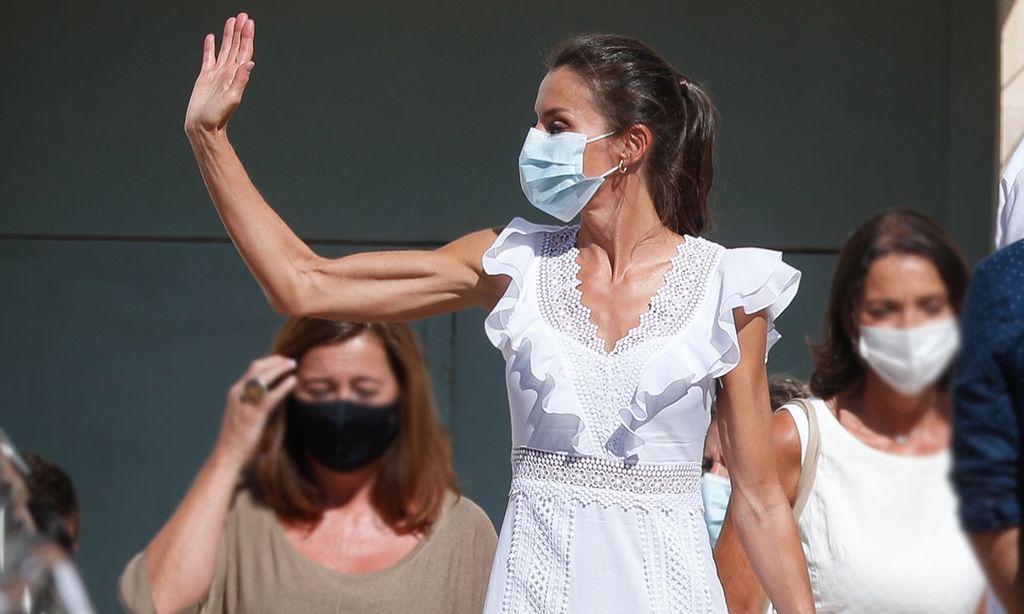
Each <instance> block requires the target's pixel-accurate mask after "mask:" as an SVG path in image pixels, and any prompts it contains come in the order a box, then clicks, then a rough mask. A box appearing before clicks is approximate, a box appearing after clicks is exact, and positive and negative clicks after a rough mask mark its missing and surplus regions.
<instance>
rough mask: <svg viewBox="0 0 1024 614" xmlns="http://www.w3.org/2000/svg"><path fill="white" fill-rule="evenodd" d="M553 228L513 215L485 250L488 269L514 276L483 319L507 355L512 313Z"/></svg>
mask: <svg viewBox="0 0 1024 614" xmlns="http://www.w3.org/2000/svg"><path fill="white" fill-rule="evenodd" d="M553 230H557V227H554V226H543V225H540V224H533V223H531V222H527V221H526V220H524V219H522V218H519V217H517V218H513V219H512V221H511V222H509V223H508V225H507V226H505V229H504V230H502V231H501V234H499V235H498V238H497V239H496V240H495V241H494V243H493V244H491V246H490V247H489V248H488V249H487V251H485V252H484V256H483V268H484V272H485V273H487V274H488V275H507V276H508V277H510V278H511V282H510V283H509V285H508V289H507V290H506V291H505V294H504V295H502V297H501V298H500V299H499V300H498V302H497V304H496V305H495V306H494V309H492V310H491V312H490V313H489V314H488V315H487V318H486V320H484V332H485V333H486V334H487V338H488V339H489V340H490V341H491V343H492V344H493V345H494V347H496V348H498V349H499V350H501V352H502V354H505V355H506V357H507V354H508V350H509V344H510V342H511V340H512V336H513V335H512V333H511V331H510V322H511V319H512V315H513V313H515V309H516V306H517V305H518V304H519V303H520V301H521V300H522V297H523V294H524V291H525V288H526V283H527V279H528V277H529V275H530V271H531V269H532V267H533V265H534V261H535V258H536V256H537V254H539V253H540V251H541V246H542V243H543V241H544V237H545V235H546V234H547V233H548V232H551V231H553Z"/></svg>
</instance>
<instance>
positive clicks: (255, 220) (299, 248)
mask: <svg viewBox="0 0 1024 614" xmlns="http://www.w3.org/2000/svg"><path fill="white" fill-rule="evenodd" d="M188 136H189V141H190V142H191V143H192V150H193V151H194V152H195V156H196V161H197V162H198V164H199V171H200V172H201V173H202V176H203V181H205V182H206V188H207V190H208V191H209V193H210V198H211V199H213V204H214V206H215V207H216V208H217V213H218V214H219V215H220V219H221V221H222V222H223V223H224V227H225V228H226V229H227V232H228V235H229V236H230V237H231V240H232V241H233V242H234V244H235V246H236V247H237V248H238V251H239V252H240V253H241V255H242V258H243V260H245V263H246V265H248V267H249V270H250V271H252V274H253V276H255V277H256V280H257V281H258V282H259V284H260V286H261V287H262V288H263V291H264V293H265V294H266V295H267V298H268V299H269V300H270V303H271V306H273V308H274V309H275V310H277V311H278V312H282V313H295V312H296V311H299V310H300V309H299V305H297V303H300V300H299V299H298V298H297V297H298V295H299V288H300V287H301V284H302V276H303V274H302V273H303V271H304V270H308V269H310V268H312V267H313V266H314V264H315V263H316V262H317V261H318V257H317V256H316V254H315V253H314V252H313V251H312V250H311V249H310V248H309V246H307V245H306V244H305V243H304V242H303V241H302V239H300V238H299V237H298V236H297V235H296V234H295V233H294V232H292V230H291V229H290V228H289V227H288V225H287V224H285V222H284V220H282V219H281V217H280V216H279V215H278V214H277V213H276V212H275V211H274V210H273V209H272V208H271V207H270V205H268V204H267V202H266V201H265V200H264V199H263V196H262V195H260V193H259V191H258V190H257V189H256V186H255V185H253V183H252V180H251V179H250V178H249V174H248V173H247V172H246V170H245V167H244V166H243V165H242V162H241V160H240V159H239V158H238V155H237V154H236V153H235V150H234V148H233V147H232V146H231V143H230V142H229V141H228V137H227V134H226V132H225V131H224V130H211V131H205V130H200V129H193V130H189V131H188Z"/></svg>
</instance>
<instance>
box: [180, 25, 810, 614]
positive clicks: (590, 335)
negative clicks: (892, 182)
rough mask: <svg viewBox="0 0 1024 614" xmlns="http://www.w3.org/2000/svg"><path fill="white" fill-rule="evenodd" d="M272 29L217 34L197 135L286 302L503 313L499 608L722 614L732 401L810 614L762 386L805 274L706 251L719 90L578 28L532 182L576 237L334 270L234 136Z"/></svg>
mask: <svg viewBox="0 0 1024 614" xmlns="http://www.w3.org/2000/svg"><path fill="white" fill-rule="evenodd" d="M254 30H255V28H254V26H253V22H252V20H250V19H249V18H248V16H247V15H245V14H244V13H243V14H240V15H238V16H237V17H235V18H231V19H229V20H228V21H227V23H226V24H225V28H224V39H223V42H222V44H221V49H220V53H219V54H216V53H215V41H214V37H213V35H212V34H211V35H209V36H207V38H206V41H205V43H204V48H203V60H202V68H201V70H200V74H199V76H198V78H197V79H196V84H195V88H194V89H193V92H192V97H191V99H190V101H189V106H188V110H187V111H186V115H185V131H186V134H187V135H188V136H189V139H190V141H191V143H192V149H193V152H194V153H195V156H196V160H197V162H198V165H199V169H200V172H201V173H202V175H203V179H204V180H205V182H206V186H207V189H208V190H209V192H210V196H211V198H212V199H213V202H214V205H215V206H216V208H217V211H218V213H219V215H220V217H221V220H222V221H223V222H224V224H225V226H226V228H227V230H228V234H229V235H230V236H231V238H232V240H233V241H234V243H235V245H236V247H237V248H238V250H239V251H240V252H241V255H242V257H243V259H244V260H245V262H246V263H247V264H248V266H249V269H250V271H251V272H252V273H253V275H254V276H255V277H256V279H257V280H258V281H259V283H260V285H261V286H262V287H263V290H264V293H265V294H266V296H267V297H268V298H269V299H270V302H271V305H272V306H273V307H274V308H275V309H277V310H279V311H282V312H284V313H288V314H292V315H311V316H316V317H323V318H332V319H340V320H354V321H371V322H380V321H396V320H410V319H415V318H424V317H429V316H432V315H437V314H440V313H446V312H452V311H456V310H461V309H470V308H483V309H487V310H489V312H490V313H489V315H488V316H487V318H486V320H485V323H484V327H485V332H486V334H487V337H488V339H489V340H490V341H491V343H492V344H494V346H495V347H496V348H497V349H499V350H500V351H501V353H502V357H503V358H504V360H505V374H506V386H507V392H508V400H509V409H510V412H511V422H512V447H513V452H512V484H511V489H510V493H509V503H508V509H507V512H506V516H505V520H504V523H503V525H502V530H501V535H500V539H499V543H498V550H497V554H496V556H495V563H494V566H493V568H492V573H491V580H490V585H489V587H488V594H487V599H486V603H485V607H484V611H485V612H486V613H487V614H514V613H520V612H524V613H526V612H530V613H532V612H544V613H549V612H550V613H555V614H567V613H584V612H585V613H590V612H651V613H666V614H667V613H671V614H676V613H678V612H702V613H704V612H707V613H715V614H718V613H724V612H725V598H724V596H723V594H722V589H721V585H720V584H719V581H718V576H717V574H716V572H715V562H714V560H713V559H712V556H711V546H710V541H709V538H708V533H707V528H706V527H705V525H704V521H703V518H702V514H701V498H700V473H701V453H702V450H703V447H704V445H703V444H704V436H705V434H706V433H707V429H708V423H709V420H710V407H711V405H712V403H716V402H717V407H718V412H719V416H720V429H721V433H722V444H723V449H724V453H725V456H726V458H727V461H728V464H729V468H730V474H731V476H732V479H733V487H734V492H735V495H734V496H733V502H734V503H733V509H734V516H735V518H736V522H737V527H738V528H739V530H740V532H741V533H742V534H743V536H744V546H746V547H747V549H748V552H749V553H750V557H751V560H752V561H753V562H754V567H755V569H757V571H758V574H759V576H760V577H761V579H762V581H763V582H764V583H765V586H766V587H768V592H769V594H771V595H772V598H773V600H775V602H776V603H778V604H779V606H780V608H782V609H784V610H785V611H786V612H787V613H790V612H792V613H796V612H810V611H811V610H812V609H813V606H812V604H811V594H810V587H809V583H808V579H807V570H806V565H805V564H804V560H803V553H802V552H801V551H800V543H799V539H798V535H797V531H796V526H795V524H794V522H793V517H792V515H791V514H790V513H789V509H788V506H787V504H786V499H785V495H784V493H783V491H782V488H781V486H780V485H779V482H778V478H777V476H776V474H775V471H774V469H773V467H772V456H771V448H770V445H769V444H770V441H769V438H768V436H767V434H768V432H769V428H770V418H771V416H770V411H769V408H768V384H767V377H766V371H765V359H766V356H767V352H768V350H769V349H770V348H771V346H772V345H773V344H774V343H775V341H777V340H778V338H779V336H780V335H779V334H778V332H776V330H775V325H774V323H775V319H776V318H777V317H778V316H779V314H781V313H782V312H783V310H785V308H786V307H787V306H788V305H789V303H790V302H791V301H792V299H793V297H794V296H795V295H796V291H797V286H798V283H799V278H800V274H799V272H798V271H796V270H795V269H793V268H792V267H790V266H788V265H787V264H785V263H784V262H783V261H782V255H781V254H779V253H778V252H771V251H768V250H758V249H726V248H725V247H724V246H722V245H719V244H717V243H714V242H712V241H709V240H707V239H704V238H702V237H701V236H700V235H701V234H703V233H704V232H706V231H707V230H708V228H709V226H710V221H711V220H710V217H711V216H710V209H709V206H708V197H709V194H710V191H711V184H712V177H713V175H714V135H715V111H714V107H713V106H712V104H711V100H710V97H709V96H708V94H707V92H705V91H704V89H703V88H702V87H701V86H700V84H698V83H696V82H695V81H693V80H691V79H689V78H687V77H686V76H685V75H683V74H681V73H680V72H679V71H678V70H676V69H675V67H673V66H672V65H671V64H670V63H669V62H668V61H667V60H666V59H665V58H664V57H662V56H661V55H660V54H658V53H657V52H656V51H655V50H654V49H652V48H651V47H650V46H648V45H646V44H644V43H642V42H640V41H638V40H635V39H632V38H628V37H623V36H615V35H602V34H594V35H580V36H575V37H572V38H570V39H568V40H566V41H565V42H564V43H563V44H561V45H559V46H558V47H557V48H556V49H555V50H554V52H553V53H552V54H551V57H550V61H549V63H548V72H547V74H546V75H545V76H544V78H543V80H541V82H540V86H539V88H538V91H537V98H536V102H535V108H534V113H535V114H536V118H537V120H536V122H535V124H534V126H533V127H532V128H531V129H530V130H529V131H528V133H527V135H526V139H525V141H524V143H523V147H522V149H521V151H520V154H519V177H520V184H521V187H522V189H523V192H524V194H525V195H526V198H527V199H528V200H529V201H530V203H531V204H533V205H534V206H535V207H537V208H538V209H540V210H541V211H543V212H545V213H546V214H549V215H551V216H552V217H554V218H556V219H558V220H559V221H561V222H566V223H568V222H571V221H572V220H574V219H575V218H576V217H577V216H579V223H578V224H569V225H564V226H563V225H543V226H542V225H537V224H532V223H530V222H527V221H525V220H523V219H520V218H516V219H513V220H512V221H511V222H510V223H508V224H507V225H506V226H505V228H504V229H502V230H500V231H496V230H493V229H486V230H481V231H478V232H474V233H471V234H469V235H466V236H464V237H462V238H460V239H457V240H455V241H453V242H452V243H449V244H448V245H445V246H444V247H441V248H439V249H437V250H433V251H427V250H420V251H388V252H379V253H362V254H354V255H351V256H346V257H344V258H338V259H328V258H323V257H320V256H318V255H317V254H316V253H314V252H313V251H312V250H311V249H310V248H309V246H308V245H306V244H305V243H304V242H303V241H302V240H301V239H300V238H299V237H298V236H296V235H295V233H294V232H292V230H291V229H289V228H288V226H287V225H286V224H285V223H284V221H283V220H282V219H281V218H280V217H279V216H278V215H277V214H276V213H275V212H274V211H273V209H271V207H270V206H269V205H268V204H267V202H266V201H265V200H264V199H263V197H262V196H261V195H260V193H259V191H258V190H257V189H256V188H255V186H254V185H253V183H252V181H251V180H250V179H249V176H248V174H247V172H246V170H245V167H244V166H243V165H242V162H241V160H239V158H238V156H237V155H236V153H235V151H234V150H233V148H232V146H231V143H230V141H229V140H228V136H227V125H228V121H229V119H230V117H231V114H232V113H233V112H234V111H235V109H236V108H237V107H238V105H239V103H240V101H241V98H242V93H243V91H244V90H245V86H246V83H247V82H248V80H249V77H250V74H251V71H252V68H253V62H252V54H253V44H254V43H253V40H254ZM382 125H383V124H382ZM457 190H458V186H457V185H453V186H452V192H451V193H450V194H445V195H443V196H444V197H445V198H451V197H453V196H456V195H457ZM480 206H484V207H486V206H487V203H482V204H481V205H480Z"/></svg>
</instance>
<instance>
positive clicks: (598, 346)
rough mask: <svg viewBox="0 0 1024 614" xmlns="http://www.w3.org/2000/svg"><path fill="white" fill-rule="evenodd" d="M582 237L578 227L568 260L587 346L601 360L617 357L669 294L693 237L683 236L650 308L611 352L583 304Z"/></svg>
mask: <svg viewBox="0 0 1024 614" xmlns="http://www.w3.org/2000/svg"><path fill="white" fill-rule="evenodd" d="M579 234H580V227H579V226H575V227H574V229H573V231H572V244H571V247H570V249H569V252H570V253H569V255H568V259H569V261H570V263H571V266H572V268H573V270H572V280H573V283H574V290H575V291H574V292H573V296H574V300H575V301H576V307H577V308H578V309H579V310H580V313H581V316H583V317H584V318H585V321H584V325H585V326H584V327H585V328H586V330H587V335H588V337H589V338H588V339H587V345H588V346H589V347H591V348H592V349H593V350H594V351H596V352H598V353H599V354H601V355H602V356H606V357H607V356H614V355H615V354H618V353H620V352H621V351H622V350H623V349H624V348H627V347H629V345H630V344H632V343H633V341H634V339H635V338H636V337H637V336H638V335H639V334H640V333H641V332H642V331H643V328H644V324H645V322H646V320H647V319H649V318H650V315H651V313H652V312H653V311H654V309H655V306H656V305H657V304H658V303H660V302H661V297H662V295H663V294H664V293H665V292H667V291H668V290H667V288H668V287H669V285H671V282H672V276H673V274H674V273H675V271H676V270H677V269H678V268H679V262H680V260H682V257H683V247H684V246H685V245H687V243H688V242H689V241H690V239H691V237H689V236H687V235H683V240H682V241H679V242H678V243H676V249H675V252H676V253H675V254H673V256H672V257H671V258H669V260H668V268H666V269H665V272H664V273H663V274H662V282H661V284H660V285H659V286H658V288H657V289H656V290H655V291H654V292H653V293H651V296H650V298H648V299H647V307H646V308H644V309H643V311H641V312H640V315H639V316H638V318H637V320H636V324H635V325H633V326H631V327H630V328H629V330H627V331H626V332H625V334H623V335H622V336H621V337H619V338H618V339H616V340H615V343H613V344H612V347H611V349H608V338H607V337H606V336H605V335H604V333H602V332H601V328H600V327H599V326H598V325H597V323H596V322H594V317H593V310H592V309H591V308H590V307H588V306H587V304H586V302H584V300H583V280H582V279H580V272H581V271H582V270H583V266H582V265H581V264H580V261H579V258H580V255H581V254H582V252H581V250H580V246H579Z"/></svg>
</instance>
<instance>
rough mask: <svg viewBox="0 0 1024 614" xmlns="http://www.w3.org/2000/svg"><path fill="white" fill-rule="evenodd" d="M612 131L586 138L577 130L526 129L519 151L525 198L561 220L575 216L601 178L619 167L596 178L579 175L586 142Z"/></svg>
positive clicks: (597, 139)
mask: <svg viewBox="0 0 1024 614" xmlns="http://www.w3.org/2000/svg"><path fill="white" fill-rule="evenodd" d="M613 134H615V133H614V132H609V133H607V134H602V135H600V136H595V137H594V138H592V139H588V138H587V135H585V134H580V133H579V132H559V133H558V134H549V133H547V132H544V131H543V130H538V129H536V128H530V132H529V133H528V134H527V135H526V142H525V143H523V150H522V152H521V153H520V154H519V183H520V185H522V186H523V193H524V194H526V198H527V199H528V200H529V201H530V202H531V203H532V204H533V206H534V207H537V208H538V209H540V210H541V211H543V212H544V213H547V214H548V215H551V216H553V217H556V218H558V219H559V220H561V221H563V222H568V221H570V220H571V219H573V218H574V217H576V216H577V215H578V214H579V212H580V211H582V210H583V207H585V206H587V203H588V202H590V199H591V198H593V197H594V194H595V193H596V192H597V190H598V188H600V187H601V184H602V183H604V179H605V177H607V176H608V175H611V174H612V173H614V172H615V171H617V170H619V168H620V167H619V166H616V167H614V168H611V169H609V170H608V171H606V172H604V173H602V174H600V175H598V176H597V177H586V176H584V174H583V152H584V150H585V149H586V148H587V143H593V142H594V141H599V140H601V139H603V138H605V137H609V136H611V135H613Z"/></svg>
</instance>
